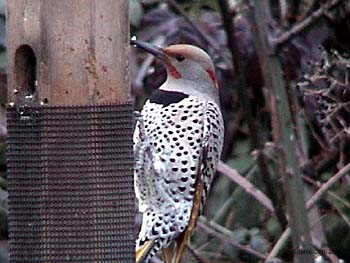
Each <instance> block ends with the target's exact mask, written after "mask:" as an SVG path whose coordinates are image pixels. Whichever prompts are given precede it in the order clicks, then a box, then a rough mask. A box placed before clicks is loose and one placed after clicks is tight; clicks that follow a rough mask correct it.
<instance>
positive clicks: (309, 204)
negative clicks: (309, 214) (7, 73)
mask: <svg viewBox="0 0 350 263" xmlns="http://www.w3.org/2000/svg"><path fill="white" fill-rule="evenodd" d="M349 171H350V163H348V164H347V165H345V166H344V167H343V168H342V169H340V170H339V171H338V172H337V173H336V174H335V175H333V176H332V177H331V178H330V179H329V180H328V181H327V182H326V183H324V184H323V185H321V187H320V188H319V189H318V190H317V191H316V193H314V194H313V195H312V197H311V198H310V199H309V200H308V201H307V202H306V208H307V209H308V210H309V209H310V208H311V207H312V206H313V205H315V204H316V202H317V201H318V200H319V199H320V198H321V196H322V195H323V194H324V193H325V192H326V191H328V190H329V189H330V188H331V187H332V186H333V185H334V184H335V183H336V182H338V181H339V179H340V178H341V177H343V176H344V175H346V174H347V173H349Z"/></svg>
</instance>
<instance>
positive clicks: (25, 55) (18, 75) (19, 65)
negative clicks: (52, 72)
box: [15, 45, 37, 95]
mask: <svg viewBox="0 0 350 263" xmlns="http://www.w3.org/2000/svg"><path fill="white" fill-rule="evenodd" d="M36 64H37V62H36V57H35V54H34V51H33V49H32V48H31V47H30V46H28V45H22V46H20V47H19V48H18V49H17V50H16V53H15V80H16V86H15V87H16V88H17V89H18V91H19V94H21V95H32V94H34V92H35V91H36V85H35V84H36V81H37V76H36Z"/></svg>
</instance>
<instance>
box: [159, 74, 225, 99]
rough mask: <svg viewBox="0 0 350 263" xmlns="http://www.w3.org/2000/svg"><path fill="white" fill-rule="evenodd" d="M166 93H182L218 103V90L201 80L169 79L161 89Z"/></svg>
mask: <svg viewBox="0 0 350 263" xmlns="http://www.w3.org/2000/svg"><path fill="white" fill-rule="evenodd" d="M159 89H160V90H164V91H175V92H181V93H184V94H186V95H190V96H195V97H199V98H203V99H206V100H214V101H216V102H217V103H218V101H219V96H218V90H217V88H216V87H214V86H213V85H212V84H211V83H208V82H205V81H200V80H196V81H194V80H186V79H173V78H171V77H168V78H167V80H166V81H165V82H164V83H163V85H162V86H160V88H159Z"/></svg>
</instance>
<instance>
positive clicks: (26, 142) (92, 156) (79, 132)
mask: <svg viewBox="0 0 350 263" xmlns="http://www.w3.org/2000/svg"><path fill="white" fill-rule="evenodd" d="M7 8H8V21H7V27H8V78H9V86H8V101H9V102H10V103H9V106H8V109H7V117H8V181H9V230H10V245H9V251H10V263H39V262H43V263H44V262H45V263H48V262H53V263H60V262H94V263H95V262H96V263H100V262H101V263H102V262H103V263H111V262H135V259H134V218H135V201H134V190H133V149H132V131H133V115H132V104H131V102H130V101H129V99H128V98H129V90H128V88H129V80H128V72H127V71H128V69H127V52H126V51H127V48H128V35H129V32H128V25H129V23H128V17H127V14H128V1H124V0H123V1H118V0H109V1H105V0H104V1H99V0H89V1H84V0H76V1H74V2H72V1H70V0H62V1H54V0H45V1H40V0H33V1H24V0H16V1H9V2H8V6H7ZM38 18H40V19H38ZM112 25H113V26H112ZM73 32H74V34H73ZM68 53H69V54H68Z"/></svg>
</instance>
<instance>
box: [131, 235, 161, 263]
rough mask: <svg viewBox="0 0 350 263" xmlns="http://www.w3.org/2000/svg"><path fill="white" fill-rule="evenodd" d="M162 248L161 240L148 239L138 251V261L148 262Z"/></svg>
mask: <svg viewBox="0 0 350 263" xmlns="http://www.w3.org/2000/svg"><path fill="white" fill-rule="evenodd" d="M160 248H161V242H160V240H148V241H146V242H145V243H144V244H143V245H142V246H141V247H140V248H139V249H138V250H137V251H136V263H148V262H149V261H150V259H151V258H152V257H153V256H154V255H155V254H156V253H157V252H158V251H159V249H160Z"/></svg>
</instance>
